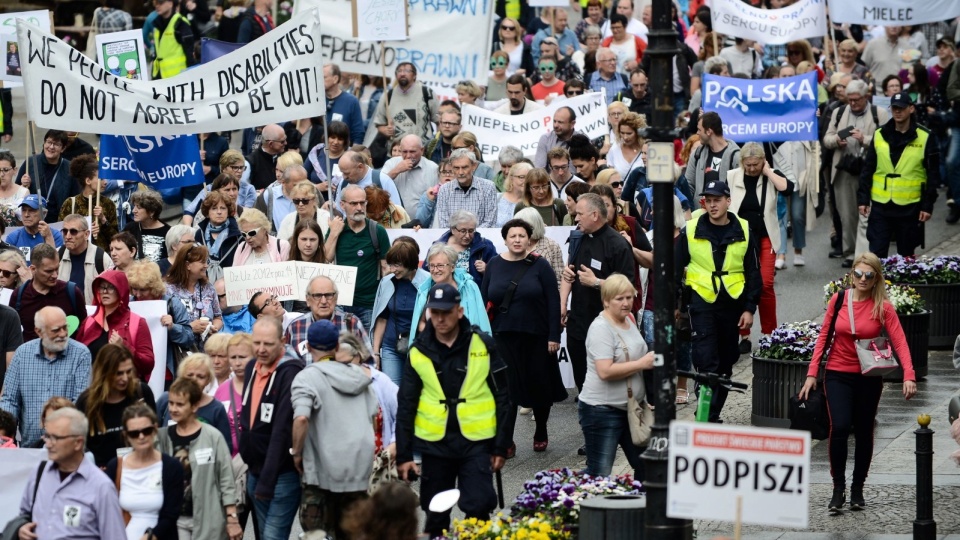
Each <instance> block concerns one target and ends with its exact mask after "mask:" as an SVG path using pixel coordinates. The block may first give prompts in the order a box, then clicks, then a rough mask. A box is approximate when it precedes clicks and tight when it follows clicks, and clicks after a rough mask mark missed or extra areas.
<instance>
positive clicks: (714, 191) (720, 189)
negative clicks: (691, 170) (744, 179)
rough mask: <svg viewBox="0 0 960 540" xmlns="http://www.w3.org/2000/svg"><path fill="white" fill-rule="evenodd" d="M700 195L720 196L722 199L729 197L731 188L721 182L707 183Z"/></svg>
mask: <svg viewBox="0 0 960 540" xmlns="http://www.w3.org/2000/svg"><path fill="white" fill-rule="evenodd" d="M704 180H706V179H704ZM700 195H720V196H722V197H729V196H730V186H728V185H727V183H726V182H721V181H720V180H714V181H713V182H707V183H706V184H705V185H704V186H703V191H701V192H700Z"/></svg>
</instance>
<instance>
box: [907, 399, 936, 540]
mask: <svg viewBox="0 0 960 540" xmlns="http://www.w3.org/2000/svg"><path fill="white" fill-rule="evenodd" d="M917 423H919V424H920V429H918V430H916V431H914V433H915V434H916V435H917V450H916V452H914V453H915V454H916V455H917V518H916V519H915V520H913V540H935V539H936V537H937V522H936V521H935V520H934V519H933V434H934V433H935V432H934V431H933V430H932V429H930V428H929V427H928V426H929V425H930V415H928V414H921V415H920V416H918V417H917Z"/></svg>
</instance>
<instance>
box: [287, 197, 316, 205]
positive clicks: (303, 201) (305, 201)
mask: <svg viewBox="0 0 960 540" xmlns="http://www.w3.org/2000/svg"><path fill="white" fill-rule="evenodd" d="M314 199H316V197H307V198H306V199H293V201H292V202H293V204H295V205H297V206H306V205H308V204H310V201H312V200H314Z"/></svg>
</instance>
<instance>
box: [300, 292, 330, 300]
mask: <svg viewBox="0 0 960 540" xmlns="http://www.w3.org/2000/svg"><path fill="white" fill-rule="evenodd" d="M336 295H337V293H335V292H318V293H307V298H310V299H312V300H333V297H334V296H336Z"/></svg>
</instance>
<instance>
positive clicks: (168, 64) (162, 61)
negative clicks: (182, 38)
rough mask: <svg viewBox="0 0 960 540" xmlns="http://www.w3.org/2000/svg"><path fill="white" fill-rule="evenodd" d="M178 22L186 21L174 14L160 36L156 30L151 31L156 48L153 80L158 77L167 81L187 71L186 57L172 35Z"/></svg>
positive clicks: (181, 16) (178, 14)
mask: <svg viewBox="0 0 960 540" xmlns="http://www.w3.org/2000/svg"><path fill="white" fill-rule="evenodd" d="M180 20H184V21H186V19H184V18H183V15H180V13H174V14H173V17H170V22H169V23H167V27H166V29H164V31H163V34H160V31H159V30H157V29H156V28H154V29H153V43H154V45H155V46H156V48H157V59H156V60H154V61H153V78H155V79H156V78H158V77H159V78H161V79H169V78H170V77H173V76H175V75H178V74H179V73H180V72H181V71H183V70H185V69H187V55H186V54H185V53H184V52H183V46H182V45H180V44H179V43H177V38H176V36H175V35H174V34H175V33H176V28H177V23H178V22H179V21H180Z"/></svg>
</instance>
